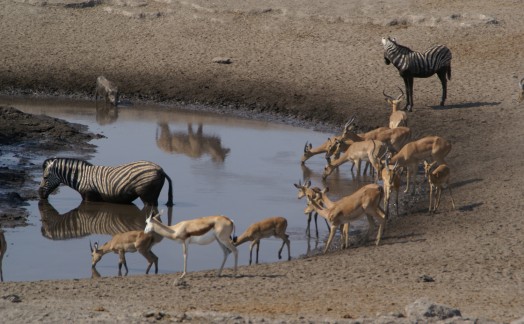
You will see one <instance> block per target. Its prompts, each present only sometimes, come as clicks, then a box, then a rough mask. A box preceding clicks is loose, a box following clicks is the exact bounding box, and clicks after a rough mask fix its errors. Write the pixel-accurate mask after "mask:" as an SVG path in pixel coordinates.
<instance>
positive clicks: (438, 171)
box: [424, 161, 455, 213]
mask: <svg viewBox="0 0 524 324" xmlns="http://www.w3.org/2000/svg"><path fill="white" fill-rule="evenodd" d="M436 163H437V162H432V163H428V162H427V161H424V173H425V174H426V177H427V178H428V182H429V212H430V213H431V212H436V211H437V208H438V206H439V205H440V196H441V194H442V188H448V190H449V196H450V197H451V204H452V205H453V209H455V201H454V200H453V194H452V193H451V188H450V187H449V178H450V169H449V167H448V166H447V164H441V165H439V166H437V167H435V168H433V167H434V166H435V165H436ZM433 188H435V197H434V198H433ZM432 198H433V208H432Z"/></svg>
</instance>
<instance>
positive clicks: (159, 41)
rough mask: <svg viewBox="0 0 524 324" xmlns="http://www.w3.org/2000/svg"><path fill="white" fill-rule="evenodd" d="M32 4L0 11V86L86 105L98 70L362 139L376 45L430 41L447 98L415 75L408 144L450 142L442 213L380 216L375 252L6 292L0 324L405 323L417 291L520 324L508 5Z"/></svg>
mask: <svg viewBox="0 0 524 324" xmlns="http://www.w3.org/2000/svg"><path fill="white" fill-rule="evenodd" d="M42 3H44V2H39V1H32V0H19V1H7V0H4V1H1V2H0V12H1V14H0V15H1V19H0V35H1V39H2V43H3V46H1V47H0V57H2V64H1V65H0V90H1V91H3V92H4V93H9V92H14V93H20V91H23V92H24V93H33V92H34V93H46V94H53V93H55V94H61V95H73V94H74V95H77V96H78V95H80V96H92V94H93V90H94V84H95V80H96V77H97V76H98V75H101V74H103V75H105V76H106V77H108V78H109V79H111V80H114V81H115V82H116V83H117V84H118V85H119V87H120V89H121V91H122V92H123V94H124V95H125V96H127V97H128V98H130V99H131V100H135V99H140V98H145V99H157V100H177V101H187V102H193V101H197V102H204V103H211V104H217V103H218V104H223V105H224V106H226V107H227V108H228V109H232V110H236V111H242V112H243V113H245V112H246V111H247V112H249V111H253V112H257V111H264V112H270V113H275V114H278V115H280V116H285V117H288V116H292V117H296V118H298V119H301V120H310V121H311V120H312V121H315V122H329V123H331V124H332V125H340V124H342V123H343V122H344V121H345V120H346V119H347V118H348V117H349V116H350V115H352V114H357V115H358V118H359V122H360V124H361V125H362V126H363V127H367V128H371V127H376V126H383V125H387V120H388V110H387V109H386V108H385V104H384V102H383V98H382V94H381V93H382V90H383V89H386V91H387V92H390V93H394V92H396V91H397V90H396V88H397V86H402V81H401V79H400V78H399V77H398V74H397V72H396V71H395V69H394V68H393V67H392V66H386V65H384V62H383V59H382V47H381V44H380V39H381V37H384V36H388V35H391V36H394V37H396V38H397V39H398V41H399V42H400V43H402V44H405V45H407V46H410V47H411V48H413V49H416V50H423V49H425V48H427V47H428V46H430V45H432V44H435V43H443V44H446V45H447V46H448V47H449V48H450V49H451V50H452V52H453V61H452V80H451V82H450V83H449V94H448V101H447V105H446V106H445V107H437V106H436V105H437V104H438V101H439V98H440V88H439V87H440V85H439V82H438V79H437V78H436V77H432V78H429V79H425V80H420V79H417V80H415V98H414V101H415V106H414V112H413V113H411V114H409V124H410V127H411V128H412V131H413V133H414V138H419V137H421V136H425V135H440V136H443V137H445V138H447V139H448V140H450V141H451V142H452V143H453V149H452V151H451V153H450V155H449V156H448V162H449V164H450V166H451V168H452V172H453V180H452V184H453V185H452V187H453V190H454V198H455V201H456V203H457V204H458V209H457V210H454V211H452V210H450V208H449V204H447V200H446V198H447V197H446V196H444V197H443V199H444V201H443V206H441V210H440V211H439V213H437V214H436V215H431V216H429V215H427V213H426V212H425V210H426V208H427V206H426V205H427V199H426V198H425V197H421V199H420V200H419V201H418V202H417V203H416V204H414V206H413V208H412V210H413V213H411V214H409V215H401V216H400V217H397V218H395V219H392V220H391V222H390V223H389V224H388V228H387V232H386V233H385V237H384V238H383V243H382V244H381V245H380V246H379V247H374V246H372V245H364V246H359V247H353V248H350V249H349V250H345V251H341V252H338V251H337V252H332V253H329V254H327V255H323V256H315V257H312V258H308V259H300V260H293V261H290V262H286V263H279V264H265V265H259V266H253V267H241V268H240V273H241V274H242V277H240V278H231V277H229V276H226V277H224V278H219V279H216V278H214V277H213V276H212V275H211V272H209V273H208V272H198V273H191V274H189V275H188V278H187V281H186V282H185V283H186V284H180V285H172V284H171V283H172V282H173V280H174V279H175V278H176V277H177V276H178V274H172V275H159V276H156V275H150V276H137V277H128V278H101V279H98V280H67V281H42V282H30V283H29V282H28V283H13V282H5V283H2V284H1V286H0V287H1V291H2V295H8V294H17V295H19V296H20V297H21V299H22V302H20V303H11V302H8V301H3V302H2V303H1V304H0V309H1V312H2V316H3V318H5V319H6V320H7V321H10V322H16V321H19V320H20V318H24V320H25V321H37V320H43V321H47V322H53V321H57V320H59V321H68V320H72V321H76V322H78V321H81V322H82V321H84V322H88V321H97V320H100V321H119V320H120V321H124V320H126V321H131V322H142V321H147V320H151V321H152V320H155V318H161V319H164V320H175V319H177V320H181V319H184V318H183V316H182V315H181V314H184V313H186V314H188V313H189V312H193V313H194V312H203V313H206V314H211V312H217V313H218V314H241V315H244V317H242V318H244V319H246V318H247V317H246V316H253V317H257V318H266V319H273V320H277V319H282V320H287V321H305V320H307V319H314V320H316V321H320V320H322V319H326V320H329V321H334V320H340V321H344V320H348V321H349V320H350V318H359V317H362V316H366V317H368V318H375V316H376V314H377V313H381V314H388V313H405V310H404V306H405V305H408V304H410V303H411V302H413V301H414V300H416V299H418V298H420V297H422V296H426V297H428V298H430V299H431V300H434V301H436V302H438V303H442V304H447V305H451V306H454V307H458V308H460V310H461V311H462V314H463V315H465V316H467V317H471V318H490V319H493V320H496V321H498V322H510V321H512V320H515V319H517V318H521V317H522V316H523V315H524V313H523V310H524V302H523V301H522V296H523V295H524V270H523V269H524V249H523V243H524V242H523V232H522V231H523V229H524V218H523V217H522V210H523V207H524V206H523V201H524V199H523V198H524V197H523V196H524V191H523V190H522V189H521V186H520V184H521V183H522V180H523V176H522V174H524V173H523V172H524V170H523V168H524V167H523V163H522V160H523V158H524V153H523V150H522V147H524V145H523V144H524V143H523V141H524V136H523V135H524V134H523V133H524V130H523V127H522V126H523V120H524V119H523V117H524V116H523V114H524V113H523V104H519V103H517V102H516V100H515V99H516V96H517V92H516V91H517V81H518V79H520V78H522V77H523V76H524V57H523V55H524V54H523V53H524V21H523V20H522V14H521V13H522V12H523V9H524V5H523V4H522V3H521V2H519V1H498V2H496V3H495V2H492V1H487V0H485V1H484V0H481V1H460V2H457V1H448V0H444V1H433V2H420V1H409V0H402V1H395V2H378V1H356V0H352V1H342V0H334V1H330V2H322V1H320V2H314V3H309V2H308V3H300V5H298V4H297V3H296V2H295V1H287V0H284V1H265V2H263V3H260V2H257V1H251V0H248V1H243V2H242V3H237V2H230V1H223V0H218V1H214V2H213V3H209V2H207V1H203V0H195V1H191V2H184V1H171V0H168V1H162V2H160V1H138V0H137V1H134V2H129V1H128V2H126V1H108V2H103V3H99V4H97V5H94V4H96V3H98V2H87V4H86V3H83V2H81V1H76V2H75V6H73V7H71V6H69V7H67V6H66V5H70V4H71V3H67V2H60V1H48V2H47V3H46V5H41V4H42ZM91 5H92V6H91ZM82 6H87V7H85V8H79V7H82ZM215 57H226V58H230V59H231V61H232V63H231V64H219V63H214V62H213V59H214V58H215ZM250 109H251V110H250ZM335 128H336V130H335ZM336 131H338V127H334V132H336ZM304 140H307V139H304ZM298 159H299V157H297V167H298ZM290 186H291V184H290ZM166 244H167V243H166ZM242 252H245V250H243V249H241V257H245V254H244V253H242ZM228 274H229V273H228V271H226V275H228ZM424 276H429V277H431V278H433V279H434V281H432V282H427V281H425V280H423V279H421V278H427V277H424ZM0 301H1V300H0ZM159 312H163V313H164V314H168V315H169V316H160V315H159ZM177 314H178V315H177ZM213 314H215V313H213ZM146 315H151V316H146ZM177 316H178V317H177ZM203 318H204V319H203V320H202V321H206V319H207V320H208V321H209V320H211V319H213V318H214V320H217V317H205V316H204V317H203ZM186 319H187V318H186ZM193 319H194V320H195V321H197V320H198V319H199V318H198V317H194V318H193ZM226 320H229V321H235V317H233V318H230V317H228V318H227V319H226ZM237 320H238V321H241V320H242V319H241V318H238V319H237ZM398 320H400V319H398ZM217 321H218V320H217Z"/></svg>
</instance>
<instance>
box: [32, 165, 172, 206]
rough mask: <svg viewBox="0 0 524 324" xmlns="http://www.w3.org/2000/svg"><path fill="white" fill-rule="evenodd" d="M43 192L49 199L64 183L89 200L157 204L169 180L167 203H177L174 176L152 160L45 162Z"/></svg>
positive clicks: (41, 196)
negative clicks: (109, 163) (99, 163)
mask: <svg viewBox="0 0 524 324" xmlns="http://www.w3.org/2000/svg"><path fill="white" fill-rule="evenodd" d="M42 168H43V179H42V182H41V183H40V188H39V195H40V198H42V199H47V197H48V196H49V194H50V193H51V192H53V190H55V189H56V188H57V187H58V186H59V185H60V184H61V183H63V184H65V185H67V186H69V187H71V188H73V189H75V190H76V191H78V192H79V193H80V195H81V196H82V199H83V200H85V201H105V202H112V203H124V204H128V203H131V202H132V201H133V200H135V199H136V198H140V199H141V200H142V201H143V202H144V205H149V206H157V205H158V196H159V195H160V191H161V190H162V187H163V185H164V181H165V180H166V179H167V181H168V183H169V193H168V202H167V205H168V206H170V205H172V204H173V193H172V185H171V179H170V178H169V176H168V175H167V174H166V173H165V172H164V170H163V169H162V168H161V167H160V166H158V165H156V164H154V163H152V162H148V161H137V162H132V163H127V164H123V165H120V166H116V167H108V166H95V165H92V164H91V163H89V162H86V161H83V160H77V159H68V158H52V159H47V160H45V161H44V163H43V165H42Z"/></svg>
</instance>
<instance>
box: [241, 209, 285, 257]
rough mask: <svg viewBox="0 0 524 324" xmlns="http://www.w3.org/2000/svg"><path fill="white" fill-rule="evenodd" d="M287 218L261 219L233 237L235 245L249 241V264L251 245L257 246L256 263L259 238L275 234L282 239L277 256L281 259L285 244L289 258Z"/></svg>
mask: <svg viewBox="0 0 524 324" xmlns="http://www.w3.org/2000/svg"><path fill="white" fill-rule="evenodd" d="M286 229H287V219H285V218H284V217H270V218H266V219H263V220H261V221H260V222H257V223H254V224H252V225H251V226H249V227H248V228H247V229H246V230H245V231H244V233H242V235H240V236H239V237H238V238H236V237H234V238H233V243H234V244H235V246H239V245H240V244H242V243H245V242H247V241H251V244H250V245H249V265H251V261H252V252H253V247H254V246H255V245H256V246H257V255H256V261H255V262H256V264H258V250H259V249H260V240H261V239H263V238H268V237H271V236H275V237H278V238H281V239H282V246H281V247H280V250H278V258H279V259H282V249H283V248H284V245H287V259H288V261H289V260H291V249H290V243H289V235H287V234H286Z"/></svg>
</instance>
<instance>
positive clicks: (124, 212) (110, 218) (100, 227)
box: [38, 200, 151, 240]
mask: <svg viewBox="0 0 524 324" xmlns="http://www.w3.org/2000/svg"><path fill="white" fill-rule="evenodd" d="M38 210H39V211H40V219H41V221H42V235H43V236H44V237H46V238H48V239H51V240H68V239H74V238H81V237H85V236H89V235H91V234H106V235H115V234H118V233H124V232H128V231H134V230H143V229H144V226H145V225H144V224H145V221H146V216H147V215H148V214H149V213H150V210H151V209H150V208H144V210H140V209H139V208H138V207H137V206H136V205H133V204H131V205H120V204H109V203H94V202H82V203H81V204H80V205H79V206H78V207H76V208H75V209H72V210H70V211H68V212H67V213H64V214H60V213H59V212H58V211H57V210H56V209H55V208H54V207H53V205H51V204H50V203H49V202H48V201H47V200H40V201H39V202H38Z"/></svg>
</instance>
